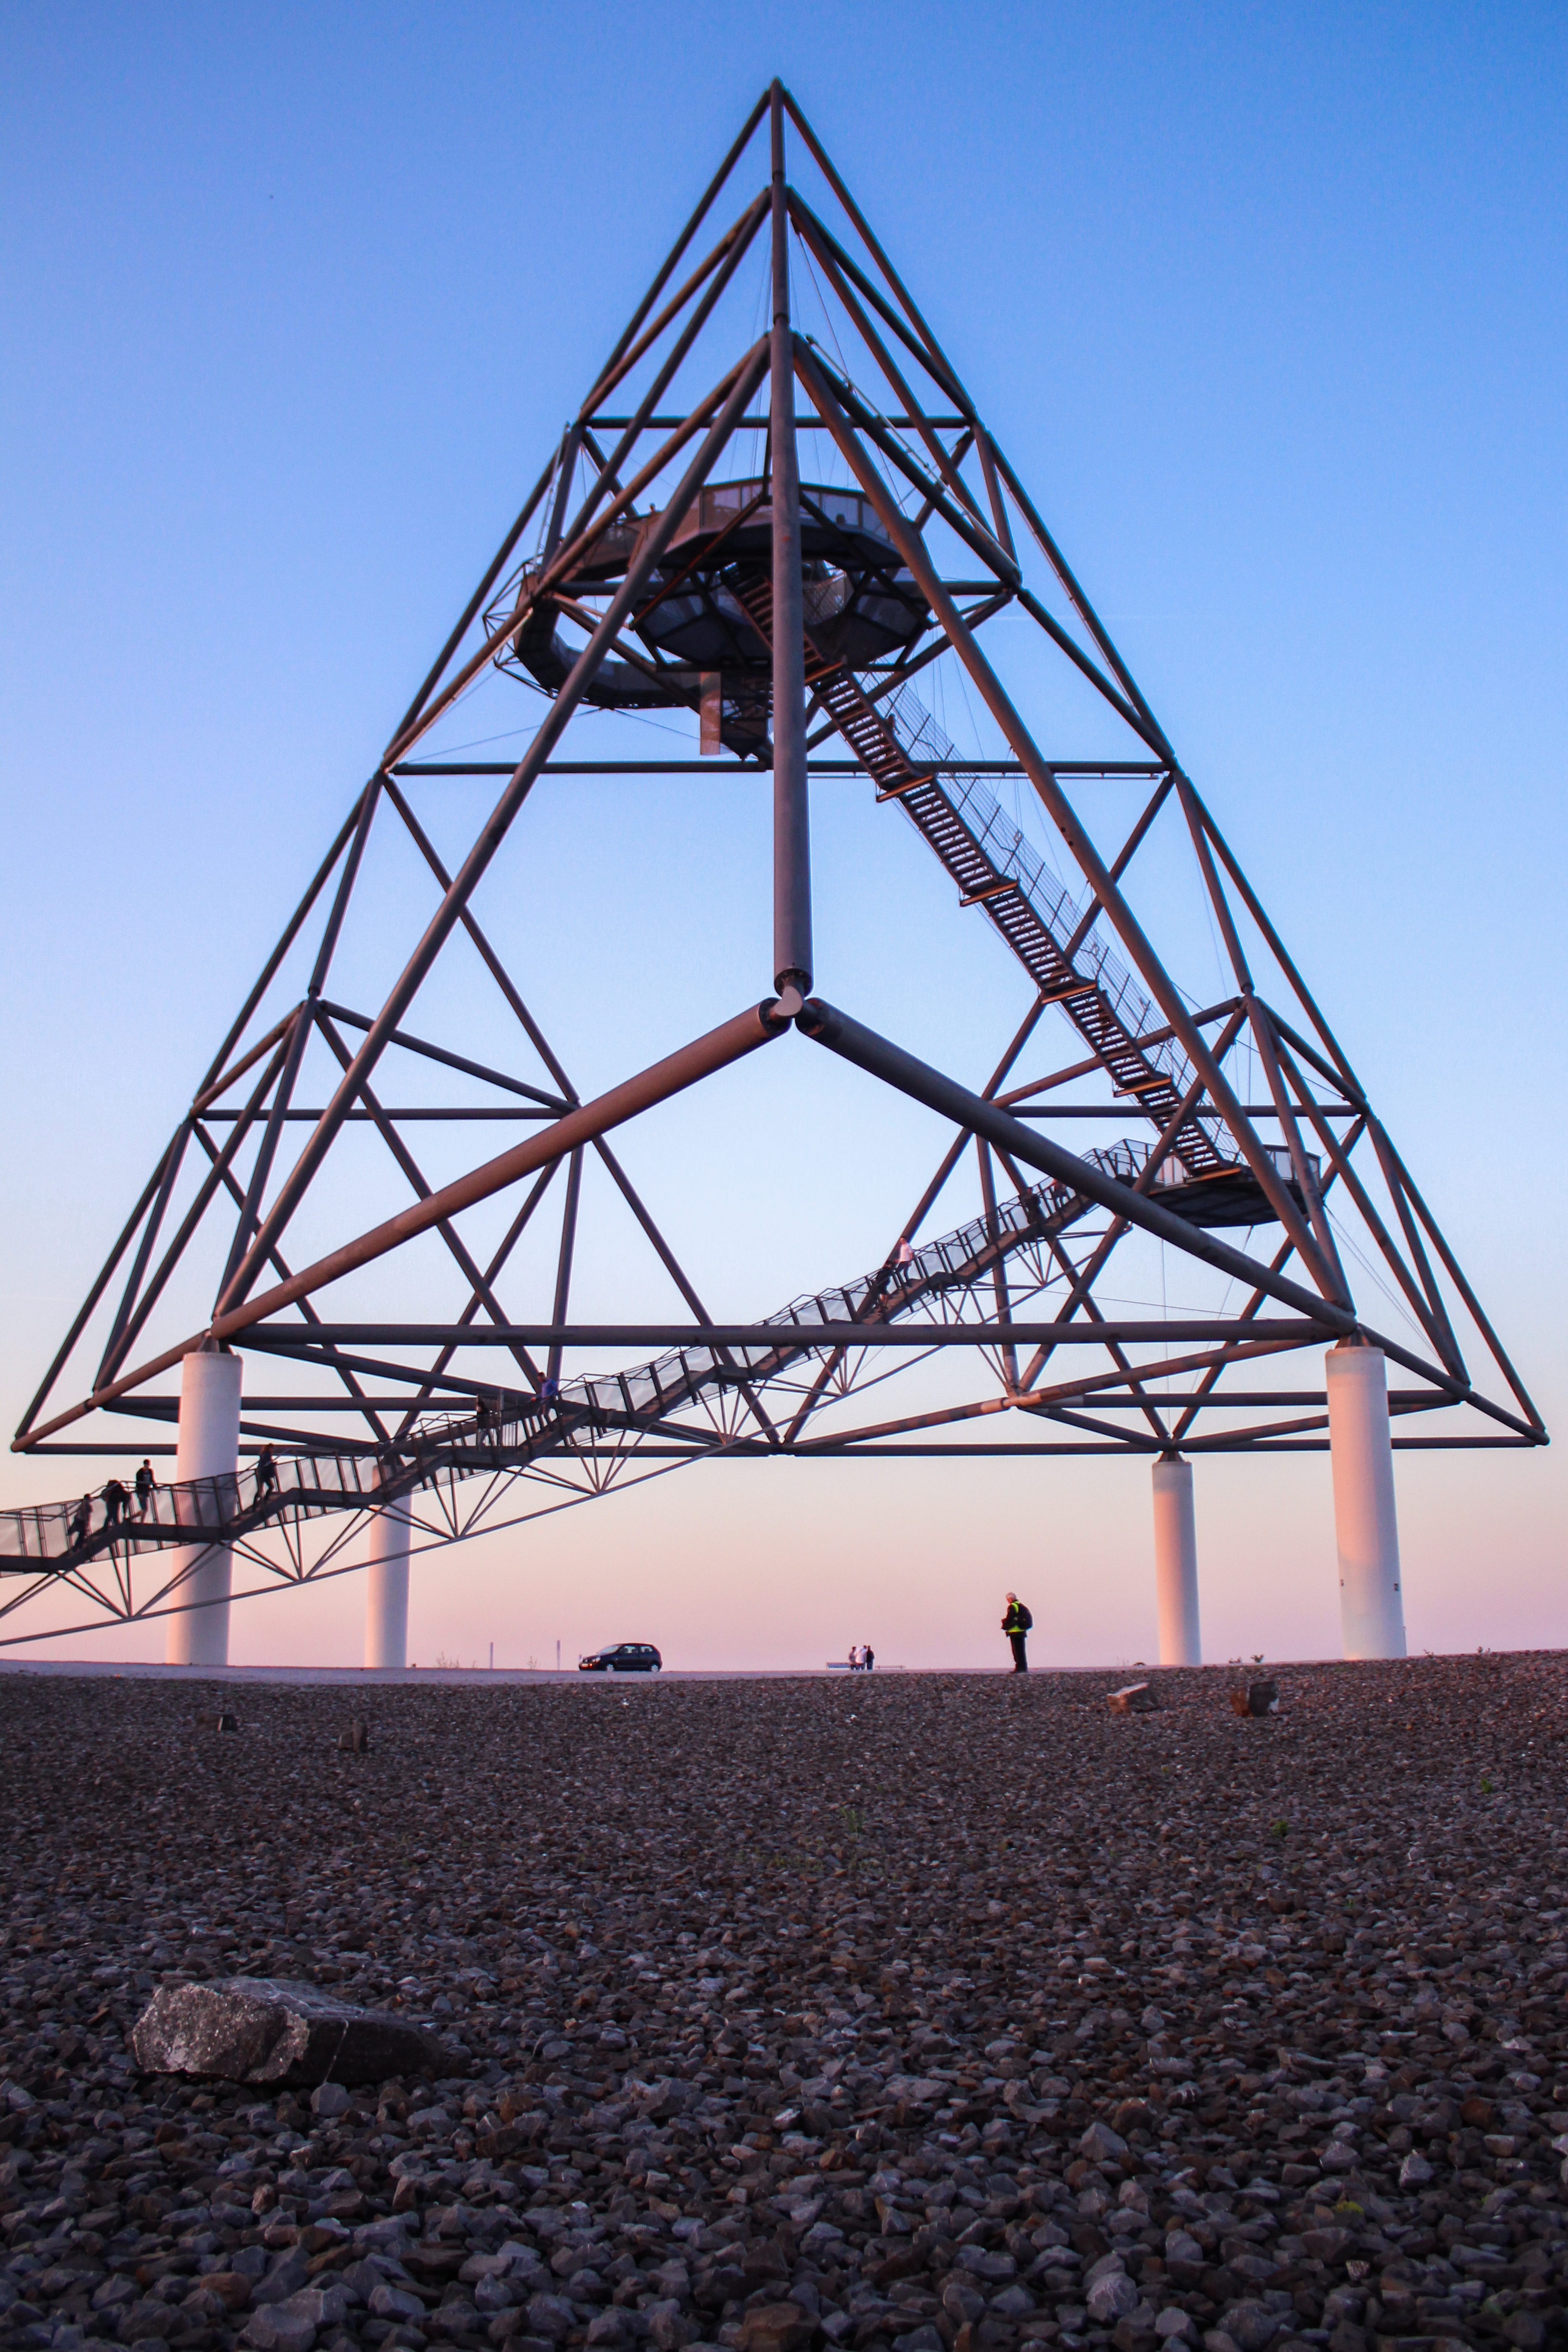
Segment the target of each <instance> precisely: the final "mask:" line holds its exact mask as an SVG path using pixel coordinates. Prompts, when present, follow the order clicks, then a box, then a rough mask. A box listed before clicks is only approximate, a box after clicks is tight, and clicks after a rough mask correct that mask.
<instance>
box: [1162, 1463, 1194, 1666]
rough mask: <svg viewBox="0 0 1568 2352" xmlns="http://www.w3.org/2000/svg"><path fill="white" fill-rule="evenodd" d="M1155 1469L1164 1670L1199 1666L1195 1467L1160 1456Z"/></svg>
mask: <svg viewBox="0 0 1568 2352" xmlns="http://www.w3.org/2000/svg"><path fill="white" fill-rule="evenodd" d="M1154 1467H1155V1607H1156V1609H1157V1610H1158V1612H1159V1621H1160V1664H1161V1665H1162V1666H1201V1665H1202V1664H1203V1639H1202V1636H1201V1634H1200V1633H1199V1632H1198V1624H1197V1524H1196V1522H1195V1520H1194V1518H1193V1510H1192V1464H1191V1463H1190V1462H1186V1461H1184V1460H1183V1458H1182V1456H1181V1455H1180V1454H1160V1455H1159V1457H1158V1458H1157V1460H1156V1461H1155V1465H1154Z"/></svg>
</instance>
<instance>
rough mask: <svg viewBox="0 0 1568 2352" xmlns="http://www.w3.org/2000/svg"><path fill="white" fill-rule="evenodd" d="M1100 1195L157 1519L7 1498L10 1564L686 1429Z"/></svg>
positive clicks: (1059, 1202)
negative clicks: (706, 1341)
mask: <svg viewBox="0 0 1568 2352" xmlns="http://www.w3.org/2000/svg"><path fill="white" fill-rule="evenodd" d="M1084 1156H1085V1158H1086V1159H1088V1160H1092V1162H1093V1163H1094V1164H1095V1165H1096V1166H1098V1167H1100V1168H1103V1169H1104V1170H1105V1171H1107V1172H1109V1173H1111V1174H1113V1175H1115V1176H1117V1177H1119V1178H1120V1179H1121V1180H1122V1181H1124V1182H1127V1183H1130V1182H1134V1181H1136V1179H1137V1176H1138V1175H1139V1173H1140V1171H1141V1170H1142V1168H1143V1165H1144V1162H1145V1159H1146V1157H1147V1153H1146V1150H1145V1147H1143V1146H1142V1145H1140V1144H1135V1143H1119V1144H1116V1145H1114V1146H1113V1147H1112V1148H1111V1149H1110V1150H1104V1151H1092V1152H1088V1153H1086V1154H1085V1155H1084ZM1092 1205H1093V1204H1092V1202H1089V1201H1088V1200H1086V1199H1085V1198H1084V1197H1083V1195H1082V1194H1081V1193H1078V1192H1072V1191H1071V1190H1070V1189H1069V1188H1068V1187H1066V1186H1065V1185H1061V1184H1057V1183H1055V1182H1052V1181H1046V1182H1044V1183H1041V1184H1039V1185H1035V1186H1032V1187H1031V1188H1030V1190H1029V1191H1028V1192H1025V1193H1023V1194H1021V1195H1019V1197H1017V1198H1015V1199H1013V1200H1011V1201H1009V1202H1007V1203H1006V1205H1005V1206H1002V1205H998V1210H997V1213H996V1215H995V1217H994V1218H985V1217H978V1218H975V1219H974V1220H972V1221H971V1222H970V1223H967V1224H965V1225H960V1226H959V1227H958V1228H957V1229H956V1231H955V1232H953V1233H950V1234H943V1235H942V1236H941V1237H940V1238H939V1239H937V1240H936V1241H932V1242H927V1243H926V1244H925V1245H924V1247H922V1248H920V1249H915V1250H913V1251H912V1252H911V1254H910V1255H909V1257H908V1258H907V1260H905V1261H904V1263H902V1264H897V1263H892V1264H889V1265H882V1266H878V1267H877V1268H876V1269H875V1271H874V1272H873V1273H871V1274H866V1275H862V1276H859V1277H858V1278H857V1279H856V1280H854V1281H852V1282H849V1283H846V1284H843V1285H842V1286H839V1287H837V1288H834V1289H830V1290H825V1291H821V1292H819V1293H817V1294H816V1295H815V1296H814V1297H800V1298H797V1299H793V1300H792V1301H791V1302H790V1304H789V1306H788V1307H782V1308H780V1309H779V1312H778V1313H777V1314H774V1315H770V1316H768V1317H767V1318H765V1320H766V1322H767V1324H768V1327H769V1328H772V1329H774V1330H776V1331H777V1333H778V1339H777V1340H776V1341H774V1342H772V1343H770V1344H769V1345H768V1346H766V1347H757V1346H751V1347H720V1346H717V1345H716V1346H714V1347H713V1348H706V1347H691V1346H688V1347H684V1348H679V1349H672V1350H671V1351H670V1352H669V1353H668V1354H666V1355H663V1356H660V1357H658V1358H657V1359H656V1360H654V1361H653V1362H652V1363H647V1364H642V1365H639V1366H636V1367H634V1368H632V1370H627V1371H624V1372H612V1373H599V1374H594V1375H591V1376H588V1377H584V1378H582V1379H580V1380H575V1381H563V1382H562V1383H561V1386H560V1389H559V1393H558V1394H557V1395H556V1396H555V1397H554V1398H552V1399H550V1400H549V1402H545V1401H544V1400H542V1399H541V1398H538V1397H536V1396H532V1395H518V1396H508V1397H507V1398H506V1399H505V1400H504V1401H503V1402H501V1403H500V1404H499V1405H498V1406H497V1407H493V1408H491V1409H490V1410H489V1411H488V1412H480V1413H478V1414H476V1415H469V1416H467V1417H465V1418H463V1419H461V1420H456V1419H453V1420H445V1419H444V1420H441V1421H433V1420H427V1421H426V1422H424V1423H421V1425H420V1426H419V1427H418V1428H417V1429H416V1430H414V1431H413V1433H411V1434H410V1435H409V1437H407V1438H406V1439H405V1440H403V1441H402V1443H401V1444H399V1445H398V1446H396V1447H395V1448H392V1449H389V1448H384V1447H383V1448H377V1447H373V1446H369V1445H367V1446H364V1447H360V1448H340V1449H327V1450H322V1451H320V1452H309V1453H298V1454H286V1453H277V1454H276V1455H275V1456H274V1458H273V1462H272V1465H271V1471H270V1483H268V1473H267V1470H265V1469H262V1468H260V1467H256V1468H248V1469H246V1470H244V1471H241V1472H239V1473H237V1474H236V1475H235V1476H232V1477H223V1478H203V1479H196V1480H193V1481H192V1482H190V1483H189V1484H185V1485H178V1486H176V1485H169V1486H159V1487H157V1488H156V1489H155V1490H154V1493H153V1496H152V1504H151V1507H150V1508H149V1511H148V1514H147V1516H146V1517H138V1516H137V1515H136V1509H135V1505H134V1502H133V1501H132V1500H129V1499H128V1502H127V1505H126V1506H125V1507H124V1508H123V1510H121V1511H120V1512H118V1513H117V1516H116V1517H115V1519H114V1520H113V1522H112V1523H110V1521H109V1519H108V1517H107V1516H106V1506H105V1504H104V1501H103V1499H102V1496H101V1495H95V1496H90V1497H89V1496H83V1497H82V1498H81V1499H80V1500H78V1502H75V1503H39V1504H35V1505H33V1506H32V1507H29V1508H26V1509H23V1510H18V1511H5V1512H0V1575H12V1576H15V1575H28V1576H37V1575H38V1574H39V1573H40V1572H42V1573H45V1574H47V1573H48V1572H49V1571H50V1570H57V1571H59V1572H61V1573H68V1572H71V1571H73V1570H78V1569H81V1568H84V1567H86V1566H88V1565H89V1564H90V1563H91V1562H92V1561H94V1560H96V1559H101V1558H102V1557H103V1556H104V1555H106V1554H112V1555H114V1556H115V1557H116V1558H130V1557H133V1556H134V1555H136V1554H138V1553H141V1552H147V1551H155V1550H158V1549H166V1548H167V1547H169V1546H171V1545H181V1544H183V1545H192V1544H200V1545H217V1544H229V1543H234V1542H236V1541H239V1540H241V1539H243V1538H246V1537H250V1536H254V1535H256V1534H259V1533H261V1532H264V1531H265V1530H266V1529H267V1528H268V1527H271V1526H275V1525H277V1524H278V1523H280V1522H281V1523H296V1522H298V1521H299V1520H302V1519H308V1518H314V1517H319V1516H320V1515H321V1514H323V1513H326V1512H342V1511H371V1510H376V1509H378V1508H381V1507H384V1506H385V1505H386V1504H387V1503H389V1502H393V1501H396V1500H397V1499H398V1498H399V1497H400V1496H403V1495H406V1494H409V1493H411V1492H413V1490H414V1489H415V1488H417V1487H420V1486H424V1485H426V1484H428V1483H429V1482H430V1481H431V1480H433V1479H434V1478H435V1477H437V1476H444V1475H452V1476H455V1477H472V1476H480V1475H492V1474H494V1473H496V1472H497V1471H503V1472H504V1471H517V1470H524V1469H527V1468H528V1465H530V1464H531V1463H533V1462H535V1461H537V1460H538V1459H539V1458H540V1457H541V1456H545V1455H548V1454H551V1453H553V1452H559V1451H560V1450H562V1449H563V1448H566V1447H569V1446H570V1444H571V1441H572V1439H573V1437H574V1435H576V1434H577V1433H594V1434H601V1433H604V1432H606V1431H608V1430H611V1429H617V1430H622V1431H625V1432H627V1433H630V1434H632V1435H635V1434H636V1433H654V1432H662V1433H665V1434H669V1433H672V1430H671V1422H670V1416H671V1415H672V1414H673V1413H675V1412H679V1411H680V1410H681V1408H682V1407H684V1406H686V1405H690V1404H692V1403H693V1402H695V1401H696V1400H697V1399H698V1398H699V1397H701V1396H702V1395H703V1394H704V1393H705V1391H711V1390H714V1389H719V1388H723V1387H725V1386H734V1387H739V1388H742V1389H744V1390H747V1391H751V1392H752V1393H753V1394H755V1393H756V1392H757V1391H758V1390H760V1389H762V1388H765V1387H766V1385H767V1384H768V1382H769V1381H774V1380H777V1379H779V1377H780V1376H782V1375H785V1374H788V1373H789V1372H791V1371H792V1370H795V1369H796V1368H797V1367H799V1366H800V1364H801V1362H802V1361H804V1360H806V1359H808V1358H812V1357H821V1356H822V1355H823V1354H824V1353H825V1352H828V1351H825V1350H824V1349H823V1348H822V1345H821V1341H820V1340H819V1341H817V1342H815V1343H814V1344H801V1343H800V1342H792V1341H791V1339H790V1336H789V1335H790V1331H791V1328H793V1327H796V1326H799V1325H802V1324H803V1325H806V1326H808V1327H820V1326H821V1324H823V1323H840V1324H842V1323H863V1324H864V1326H865V1333H866V1337H865V1345H866V1346H867V1347H868V1348H874V1347H875V1345H876V1333H877V1328H878V1326H879V1324H883V1323H888V1322H893V1321H894V1320H896V1319H897V1318H900V1317H902V1316H907V1315H910V1314H912V1313H914V1312H915V1311H916V1310H917V1309H918V1308H920V1307H923V1306H926V1305H928V1304H929V1303H931V1302H932V1301H934V1300H936V1299H937V1298H939V1297H941V1296H942V1294H943V1293H944V1292H946V1291H949V1290H961V1289H967V1288H968V1287H969V1286H972V1285H974V1284H975V1283H977V1282H979V1281H981V1280H982V1279H984V1278H985V1277H987V1276H989V1275H990V1274H991V1272H992V1270H993V1268H994V1267H995V1266H996V1265H998V1264H999V1263H1001V1262H1002V1261H1004V1260H1005V1259H1006V1258H1008V1257H1009V1256H1010V1255H1012V1254H1013V1253H1014V1252H1015V1251H1018V1250H1020V1249H1025V1248H1028V1247H1029V1246H1030V1244H1035V1243H1038V1242H1040V1241H1042V1240H1044V1239H1045V1237H1046V1236H1047V1235H1048V1234H1058V1233H1061V1232H1062V1231H1064V1230H1065V1229H1066V1227H1068V1226H1069V1225H1071V1224H1072V1223H1075V1222H1076V1221H1077V1219H1078V1218H1080V1217H1082V1215H1083V1214H1084V1213H1086V1212H1087V1211H1088V1210H1090V1209H1091V1208H1092ZM415 1377H417V1376H415ZM679 1433H680V1434H681V1435H683V1436H687V1437H692V1438H694V1439H696V1438H701V1437H706V1436H708V1435H709V1433H706V1432H698V1431H694V1430H692V1429H691V1428H690V1426H689V1425H686V1424H682V1425H679ZM84 1507H85V1508H86V1510H87V1523H86V1526H85V1528H84V1527H83V1523H82V1518H81V1514H82V1512H83V1510H84Z"/></svg>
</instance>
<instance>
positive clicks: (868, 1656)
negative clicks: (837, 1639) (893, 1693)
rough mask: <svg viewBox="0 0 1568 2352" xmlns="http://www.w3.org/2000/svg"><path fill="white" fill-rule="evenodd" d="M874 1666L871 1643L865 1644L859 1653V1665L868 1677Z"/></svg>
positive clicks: (874, 1653)
mask: <svg viewBox="0 0 1568 2352" xmlns="http://www.w3.org/2000/svg"><path fill="white" fill-rule="evenodd" d="M861 1664H862V1666H863V1667H864V1668H865V1671H866V1673H867V1674H868V1675H869V1674H870V1672H871V1670H872V1668H873V1666H874V1665H875V1664H876V1652H875V1651H874V1650H873V1648H872V1645H871V1643H869V1642H867V1643H865V1645H864V1647H863V1648H862V1651H861Z"/></svg>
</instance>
